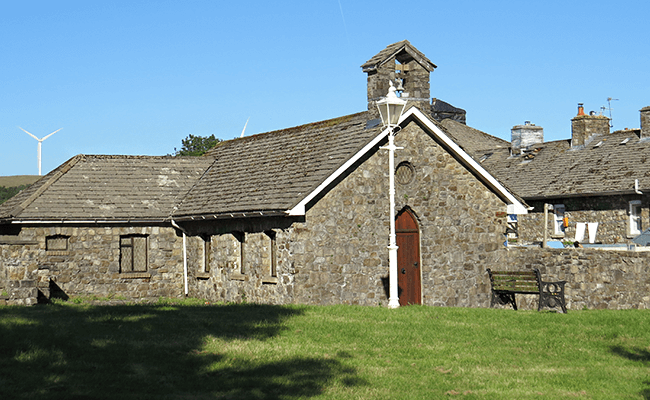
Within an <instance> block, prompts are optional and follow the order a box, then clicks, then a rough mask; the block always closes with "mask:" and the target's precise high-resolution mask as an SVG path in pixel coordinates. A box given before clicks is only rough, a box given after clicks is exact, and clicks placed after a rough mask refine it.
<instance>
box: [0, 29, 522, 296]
mask: <svg viewBox="0 0 650 400" xmlns="http://www.w3.org/2000/svg"><path fill="white" fill-rule="evenodd" d="M362 68H363V70H364V71H365V72H366V73H368V110H367V111H364V112H360V113H356V114H351V115H348V116H344V117H340V118H335V119H331V120H327V121H322V122H317V123H313V124H308V125H304V126H299V127H295V128H289V129H285V130H281V131H275V132H268V133H263V134H258V135H253V136H249V137H244V138H239V139H235V140H230V141H226V142H223V143H221V144H220V145H218V146H217V147H215V148H214V149H213V150H211V151H210V152H209V153H208V154H207V155H206V156H205V157H201V158H172V157H126V156H77V157H75V158H73V159H71V160H70V161H68V162H66V163H64V164H63V165H62V166H60V167H59V168H57V169H56V170H55V171H53V172H52V173H50V174H48V175H47V176H45V177H44V178H43V179H42V180H40V181H39V182H37V183H36V184H34V185H33V186H32V187H30V188H29V189H28V190H26V191H24V192H22V193H20V194H19V195H17V196H16V197H15V198H13V199H11V200H10V201H9V202H7V203H5V204H3V205H2V206H1V207H0V234H1V235H2V236H1V237H0V251H1V252H2V262H1V264H0V278H3V282H4V284H3V289H4V290H5V292H8V293H7V297H9V298H10V301H11V299H16V298H19V297H21V296H22V297H25V295H24V294H23V295H20V294H19V293H20V291H21V290H23V291H25V293H27V292H29V293H31V294H32V296H31V297H30V298H31V299H33V297H34V296H33V294H34V293H35V292H36V291H37V290H38V291H40V293H41V295H42V296H45V297H47V295H48V292H49V294H50V295H51V294H52V293H53V291H55V292H56V293H58V294H64V295H67V296H74V295H89V294H92V295H99V296H109V295H115V296H123V297H126V298H129V299H139V298H155V297H158V296H183V295H190V296H198V297H204V298H206V299H210V300H213V301H219V300H223V301H243V300H246V301H254V302H264V303H275V304H283V303H308V304H336V303H344V304H364V305H380V304H386V302H387V287H386V286H387V282H388V251H387V244H388V233H389V221H388V219H389V215H390V214H389V198H388V184H389V182H388V155H387V152H386V151H384V150H382V149H381V147H382V146H384V145H385V144H386V142H387V135H388V131H387V130H386V129H384V128H383V127H382V125H381V121H380V120H379V119H378V118H377V113H376V106H375V101H376V100H378V99H379V98H380V97H381V96H383V95H385V94H386V91H387V89H388V78H395V79H400V80H401V81H400V89H401V90H402V96H403V97H404V98H408V99H410V100H412V101H411V108H409V109H408V111H407V112H406V113H405V115H404V117H403V119H402V122H401V123H400V125H399V132H398V133H397V135H396V138H395V144H396V145H397V146H398V147H400V148H401V149H400V150H398V151H397V156H396V158H397V159H396V166H397V167H396V177H397V178H396V181H397V184H396V186H397V187H396V198H397V201H396V203H397V204H396V210H395V211H396V215H397V221H396V224H397V244H398V246H399V250H398V258H399V265H398V267H399V271H400V273H399V278H400V302H401V303H402V304H412V303H415V304H429V305H442V306H472V305H477V304H487V302H488V298H489V296H488V294H489V289H488V288H487V287H486V285H485V279H484V278H485V268H487V267H489V266H491V265H494V264H495V263H498V262H499V259H500V257H502V254H501V251H500V249H501V248H502V247H503V241H504V233H505V230H506V216H507V214H513V213H525V212H526V207H525V205H524V204H523V203H522V202H521V201H520V200H519V199H518V198H517V197H516V196H514V195H513V194H512V193H511V192H509V191H508V190H507V189H506V188H505V187H504V186H503V185H502V184H501V183H499V182H498V181H497V180H496V179H494V178H493V177H492V176H491V175H490V174H489V173H487V171H486V170H485V169H484V168H483V167H481V166H480V164H479V163H477V162H476V161H475V160H474V159H472V158H471V157H470V156H469V155H468V153H467V152H466V151H465V150H463V149H462V148H461V147H460V146H459V145H458V143H457V142H456V141H457V140H458V138H457V137H452V136H450V135H449V134H448V133H447V132H446V130H445V128H444V126H443V125H441V124H439V123H438V122H437V121H435V120H434V119H433V118H431V117H430V115H431V113H432V107H431V105H430V104H429V103H428V101H427V98H428V96H429V73H430V72H431V71H433V69H434V68H435V65H433V64H432V63H431V62H430V61H429V60H428V59H427V58H426V57H425V56H424V55H423V54H421V53H420V52H419V51H418V50H417V49H415V48H414V47H413V46H412V45H411V44H410V43H409V42H407V41H403V42H399V43H395V44H393V45H390V46H388V47H387V48H386V49H384V50H383V51H382V52H380V53H379V54H378V55H377V56H375V57H373V58H371V59H370V60H369V61H368V62H367V63H365V64H364V65H363V66H362ZM457 136H458V137H461V136H463V135H460V134H459V135H457ZM464 136H466V137H465V139H467V141H468V142H473V141H476V142H485V141H487V142H490V143H491V142H492V141H493V139H492V138H491V137H489V136H487V135H484V134H482V133H480V132H478V131H474V130H471V129H470V128H468V131H467V132H465V135H464ZM470 137H471V139H470ZM479 147H481V146H479ZM28 297H29V296H28ZM30 301H31V300H30Z"/></svg>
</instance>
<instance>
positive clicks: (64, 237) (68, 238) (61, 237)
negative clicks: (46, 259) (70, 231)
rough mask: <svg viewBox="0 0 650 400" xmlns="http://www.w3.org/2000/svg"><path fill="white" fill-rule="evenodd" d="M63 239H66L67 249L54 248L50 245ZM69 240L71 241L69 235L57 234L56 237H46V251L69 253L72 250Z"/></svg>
mask: <svg viewBox="0 0 650 400" xmlns="http://www.w3.org/2000/svg"><path fill="white" fill-rule="evenodd" d="M61 239H64V242H65V248H53V247H52V246H51V245H50V241H54V240H61ZM69 240H70V236H67V235H60V234H56V235H49V236H46V237H45V251H48V252H52V251H68V250H69V249H70V242H69Z"/></svg>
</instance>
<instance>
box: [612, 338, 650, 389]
mask: <svg viewBox="0 0 650 400" xmlns="http://www.w3.org/2000/svg"><path fill="white" fill-rule="evenodd" d="M610 350H611V351H612V353H614V354H616V355H617V356H620V357H623V358H627V359H628V360H632V361H638V362H641V363H643V364H644V365H648V364H650V351H648V349H645V348H640V347H634V348H632V349H626V348H625V347H623V346H612V347H611V349H610ZM643 384H644V385H646V386H648V387H647V388H646V389H644V390H643V391H642V392H641V393H640V394H641V396H643V398H644V399H650V381H645V382H643Z"/></svg>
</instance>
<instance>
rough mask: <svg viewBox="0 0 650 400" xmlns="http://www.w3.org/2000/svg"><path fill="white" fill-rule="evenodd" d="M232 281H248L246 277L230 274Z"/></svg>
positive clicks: (236, 273)
mask: <svg viewBox="0 0 650 400" xmlns="http://www.w3.org/2000/svg"><path fill="white" fill-rule="evenodd" d="M230 280H232V281H245V280H246V275H244V274H240V273H238V272H235V273H232V274H230Z"/></svg>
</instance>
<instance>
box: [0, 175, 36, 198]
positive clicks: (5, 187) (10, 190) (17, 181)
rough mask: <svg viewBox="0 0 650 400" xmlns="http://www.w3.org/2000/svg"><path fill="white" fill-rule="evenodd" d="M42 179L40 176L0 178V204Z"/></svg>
mask: <svg viewBox="0 0 650 400" xmlns="http://www.w3.org/2000/svg"><path fill="white" fill-rule="evenodd" d="M40 178H41V176H39V175H14V176H0V204H2V203H4V202H5V201H7V200H8V199H9V198H11V197H12V196H15V195H16V194H17V193H18V192H19V191H21V190H23V189H25V188H26V187H28V186H29V185H31V184H32V183H34V182H36V181H37V180H39V179H40Z"/></svg>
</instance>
